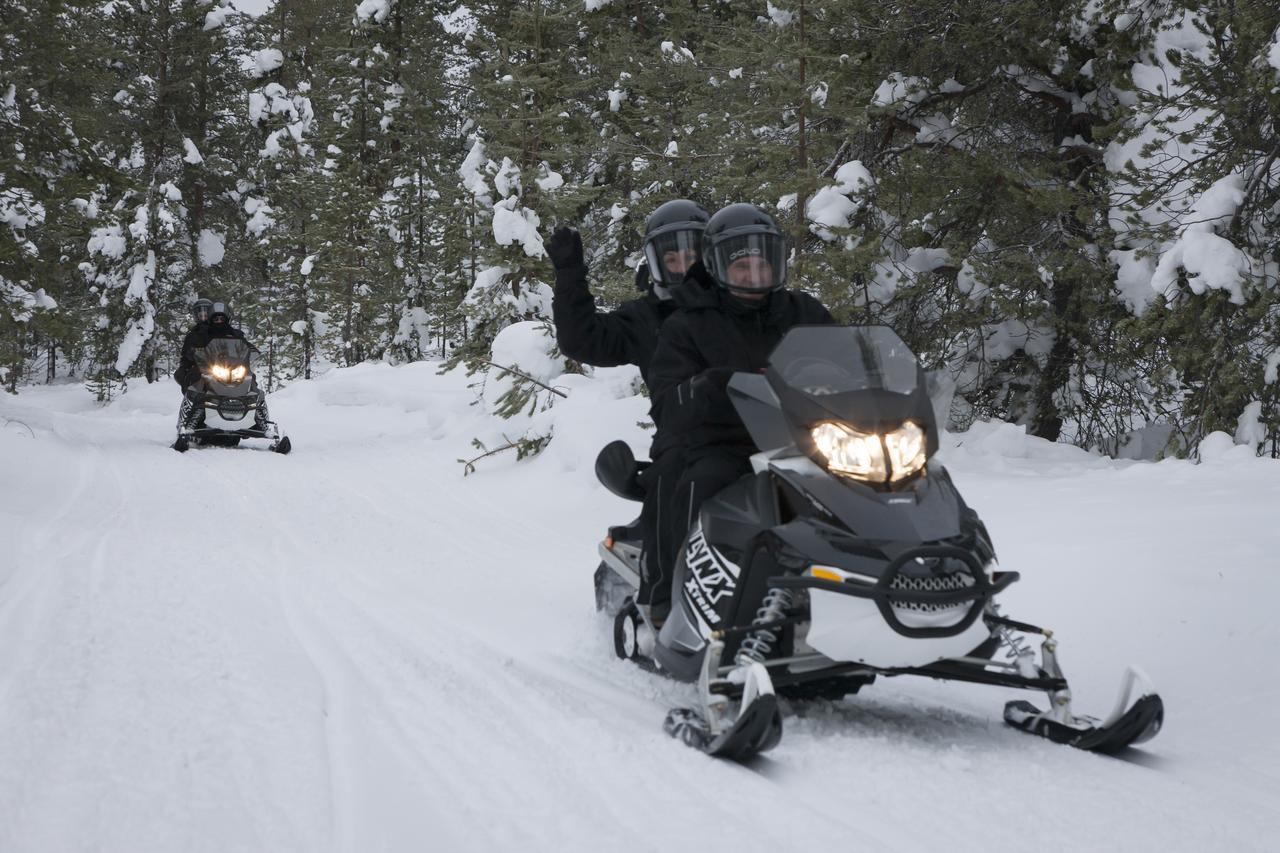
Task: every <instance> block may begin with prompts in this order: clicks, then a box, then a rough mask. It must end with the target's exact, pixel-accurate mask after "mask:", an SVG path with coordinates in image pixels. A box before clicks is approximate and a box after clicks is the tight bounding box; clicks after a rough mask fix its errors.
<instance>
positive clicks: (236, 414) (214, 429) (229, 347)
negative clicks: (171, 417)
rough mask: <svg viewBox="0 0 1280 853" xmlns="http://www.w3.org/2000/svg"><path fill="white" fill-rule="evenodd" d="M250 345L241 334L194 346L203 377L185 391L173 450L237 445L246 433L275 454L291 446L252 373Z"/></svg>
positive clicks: (288, 449) (246, 435)
mask: <svg viewBox="0 0 1280 853" xmlns="http://www.w3.org/2000/svg"><path fill="white" fill-rule="evenodd" d="M250 350H251V348H250V346H249V344H248V342H246V341H244V340H241V339H240V338H214V339H213V340H211V341H209V344H208V345H207V346H205V347H202V348H200V349H197V350H196V351H195V356H196V363H197V364H198V365H199V367H200V378H199V379H198V380H197V381H196V383H195V384H194V385H192V386H191V387H190V388H188V389H187V390H186V392H185V393H184V395H183V398H182V408H181V410H180V411H179V412H178V439H177V441H175V442H174V443H173V449H174V450H177V451H178V452H179V453H182V452H185V451H186V450H188V449H189V448H191V447H193V446H196V447H198V446H200V445H209V446H213V447H235V446H236V445H238V444H239V443H240V441H241V439H245V438H262V439H266V440H268V441H270V442H271V444H270V449H271V450H274V451H275V452H276V453H288V452H289V451H290V450H291V449H292V445H291V444H290V442H289V437H288V436H286V435H282V434H281V433H280V429H279V427H277V426H276V424H275V423H274V422H273V421H272V420H271V419H270V416H269V415H268V413H267V395H266V392H264V391H263V390H262V389H261V388H260V387H258V380H257V377H255V376H254V375H253V370H252V368H251V367H250V364H249V353H250ZM246 419H247V423H246Z"/></svg>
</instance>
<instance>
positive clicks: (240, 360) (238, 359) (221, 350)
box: [204, 338, 249, 367]
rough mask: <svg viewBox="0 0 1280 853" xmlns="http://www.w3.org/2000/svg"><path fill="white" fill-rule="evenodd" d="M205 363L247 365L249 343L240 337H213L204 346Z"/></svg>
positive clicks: (232, 365)
mask: <svg viewBox="0 0 1280 853" xmlns="http://www.w3.org/2000/svg"><path fill="white" fill-rule="evenodd" d="M204 363H205V365H214V364H217V365H222V366H225V367H237V366H248V364H249V343H248V342H247V341H244V340H241V339H240V338H214V339H213V340H211V341H209V343H208V344H206V345H205V347H204Z"/></svg>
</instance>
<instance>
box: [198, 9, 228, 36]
mask: <svg viewBox="0 0 1280 853" xmlns="http://www.w3.org/2000/svg"><path fill="white" fill-rule="evenodd" d="M231 12H232V9H231V8H230V7H227V6H219V7H218V8H216V9H212V10H210V11H209V13H208V14H206V15H205V16H204V30H205V31H206V32H207V31H209V30H216V29H217V28H218V27H220V26H222V25H223V24H225V23H226V22H227V15H230V14H231Z"/></svg>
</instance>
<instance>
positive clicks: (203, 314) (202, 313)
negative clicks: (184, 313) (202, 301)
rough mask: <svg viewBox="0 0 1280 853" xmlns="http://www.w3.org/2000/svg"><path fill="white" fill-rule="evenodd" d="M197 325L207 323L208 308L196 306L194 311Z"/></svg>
mask: <svg viewBox="0 0 1280 853" xmlns="http://www.w3.org/2000/svg"><path fill="white" fill-rule="evenodd" d="M194 313H195V317H196V322H197V323H207V322H208V321H209V306H208V305H197V306H196V307H195V310H194Z"/></svg>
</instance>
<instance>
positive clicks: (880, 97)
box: [871, 71, 929, 107]
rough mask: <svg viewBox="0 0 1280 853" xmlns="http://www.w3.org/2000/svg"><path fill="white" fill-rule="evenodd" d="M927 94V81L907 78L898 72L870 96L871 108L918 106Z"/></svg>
mask: <svg viewBox="0 0 1280 853" xmlns="http://www.w3.org/2000/svg"><path fill="white" fill-rule="evenodd" d="M928 94H929V81H928V80H925V79H924V78H923V77H908V76H906V75H904V74H902V73H900V72H898V71H895V72H893V73H892V74H890V75H889V76H888V77H886V78H885V80H884V82H883V83H881V84H880V86H879V88H877V89H876V92H875V94H874V95H872V96H871V105H872V106H873V107H892V106H895V105H897V104H903V103H905V105H907V106H910V105H912V104H918V103H920V102H921V101H923V100H924V99H925V97H926V96H927V95H928Z"/></svg>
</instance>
